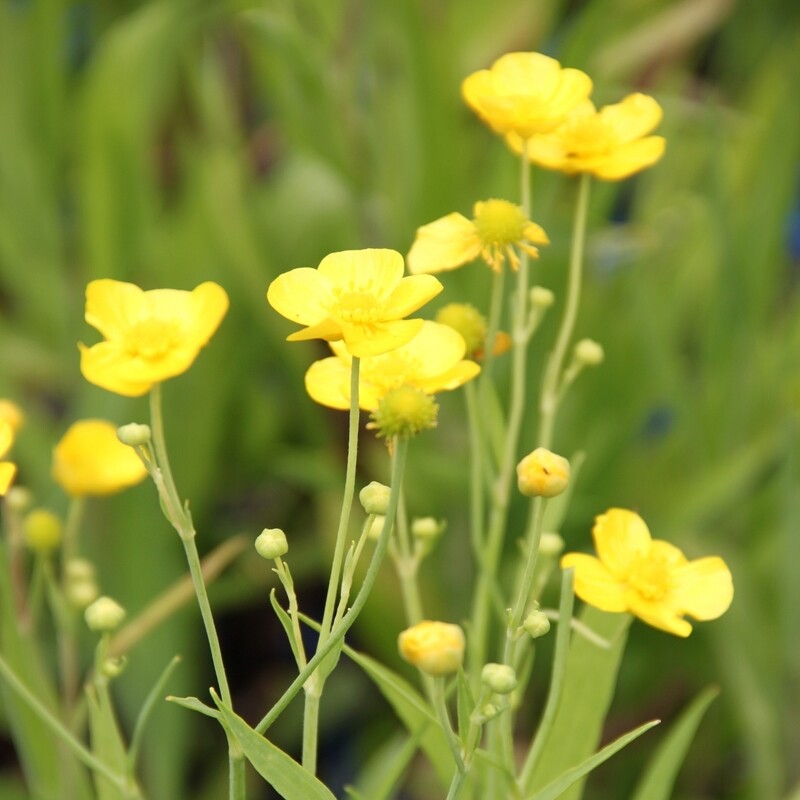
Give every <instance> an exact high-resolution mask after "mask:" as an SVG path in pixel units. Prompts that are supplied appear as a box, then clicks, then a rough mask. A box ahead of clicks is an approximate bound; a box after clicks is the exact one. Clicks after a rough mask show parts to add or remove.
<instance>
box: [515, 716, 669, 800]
mask: <svg viewBox="0 0 800 800" xmlns="http://www.w3.org/2000/svg"><path fill="white" fill-rule="evenodd" d="M660 721H661V720H657V719H654V720H651V721H650V722H645V724H644V725H640V726H639V727H638V728H636V729H635V730H632V731H630V733H626V734H625V735H624V736H620V737H619V739H615V740H614V741H613V742H611V744H609V745H606V746H605V747H604V748H603V749H602V750H601V751H600V752H599V753H595V754H594V755H593V756H591V757H590V758H587V759H586V760H585V761H584V762H583V763H581V764H579V765H578V766H577V767H573V768H572V769H568V770H567V771H566V772H565V773H564V774H563V775H561V776H560V777H558V778H556V779H555V780H554V781H552V782H551V783H549V784H547V786H545V787H544V789H542V790H541V791H539V792H536V793H535V794H532V795H529V796H528V800H555V799H556V798H557V797H561V796H562V795H563V794H564V792H565V791H567V789H569V787H570V786H572V785H573V784H574V783H576V782H577V781H579V780H580V779H581V778H583V777H584V776H585V775H588V774H589V773H590V772H591V771H592V770H593V769H594V768H595V767H599V766H600V764H602V763H603V762H604V761H608V759H609V758H611V756H613V755H614V753H617V752H618V751H620V750H622V748H623V747H625V746H627V745H629V744H630V743H631V742H632V741H633V740H634V739H638V738H639V737H640V736H641V735H642V734H643V733H646V732H647V731H649V730H650V728H653V727H654V726H656V725H658V724H659V722H660Z"/></svg>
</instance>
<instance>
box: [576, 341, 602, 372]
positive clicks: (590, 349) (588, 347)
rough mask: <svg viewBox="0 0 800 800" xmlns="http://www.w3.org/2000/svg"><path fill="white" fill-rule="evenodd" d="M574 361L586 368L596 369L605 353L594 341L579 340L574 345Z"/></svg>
mask: <svg viewBox="0 0 800 800" xmlns="http://www.w3.org/2000/svg"><path fill="white" fill-rule="evenodd" d="M574 357H575V360H576V361H577V362H578V363H580V364H582V365H584V366H586V367H596V366H597V365H598V364H601V363H602V362H603V358H604V357H605V353H604V352H603V346H602V345H600V344H598V343H597V342H595V341H594V339H581V340H580V341H579V342H578V343H577V344H576V345H575V356H574Z"/></svg>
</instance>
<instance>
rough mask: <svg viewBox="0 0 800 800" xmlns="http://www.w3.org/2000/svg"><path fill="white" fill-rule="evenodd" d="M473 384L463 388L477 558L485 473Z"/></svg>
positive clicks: (474, 545)
mask: <svg viewBox="0 0 800 800" xmlns="http://www.w3.org/2000/svg"><path fill="white" fill-rule="evenodd" d="M474 384H475V382H474V381H469V382H468V383H467V385H466V386H465V387H464V393H465V396H466V400H467V422H468V425H469V445H470V447H469V450H470V473H469V488H470V505H469V516H470V533H471V539H472V552H473V553H474V555H475V557H476V558H478V557H479V556H480V554H481V552H482V550H483V532H484V531H483V525H484V518H483V515H484V513H485V510H484V502H483V501H484V497H483V488H484V484H483V480H484V478H483V476H484V471H485V466H484V458H485V457H486V450H485V448H484V446H483V434H482V433H481V420H480V413H479V411H478V397H477V393H476V391H475V385H474Z"/></svg>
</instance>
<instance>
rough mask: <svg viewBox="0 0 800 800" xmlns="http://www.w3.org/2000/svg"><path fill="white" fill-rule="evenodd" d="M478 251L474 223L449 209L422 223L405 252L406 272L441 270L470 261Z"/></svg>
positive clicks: (479, 247)
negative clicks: (443, 215) (441, 214)
mask: <svg viewBox="0 0 800 800" xmlns="http://www.w3.org/2000/svg"><path fill="white" fill-rule="evenodd" d="M480 252H481V241H480V239H479V237H478V234H477V233H476V231H475V224H474V223H473V222H472V221H471V220H468V219H467V218H466V217H465V216H464V215H463V214H459V213H457V212H453V213H452V214H448V215H447V216H446V217H441V218H439V219H437V220H434V221H433V222H430V223H428V224H427V225H423V226H422V227H421V228H420V229H419V230H418V231H417V238H416V239H415V240H414V244H413V245H412V246H411V250H410V251H409V253H408V257H407V259H406V260H407V262H408V271H409V272H410V273H411V274H412V275H414V274H418V273H420V272H428V273H430V272H445V271H448V270H452V269H456V268H457V267H460V266H463V265H464V264H468V263H469V262H470V261H474V260H475V259H476V258H477V257H478V256H479V255H480Z"/></svg>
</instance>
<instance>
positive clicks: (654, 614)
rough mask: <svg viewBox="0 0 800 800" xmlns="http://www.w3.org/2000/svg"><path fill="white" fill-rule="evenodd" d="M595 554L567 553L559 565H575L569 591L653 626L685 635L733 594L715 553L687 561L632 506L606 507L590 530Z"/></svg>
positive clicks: (714, 615) (725, 605) (717, 611)
mask: <svg viewBox="0 0 800 800" xmlns="http://www.w3.org/2000/svg"><path fill="white" fill-rule="evenodd" d="M592 536H593V537H594V543H595V549H596V550H597V556H598V557H597V558H595V557H594V556H590V555H585V554H583V553H567V554H566V555H565V556H564V557H563V558H562V559H561V566H562V567H563V568H564V569H567V568H569V567H574V569H575V594H577V595H578V597H580V598H581V600H583V601H584V602H586V603H589V605H592V606H595V607H596V608H599V609H601V610H603V611H616V612H622V611H628V612H630V613H631V614H634V615H636V616H637V617H639V619H641V620H643V621H644V622H646V623H647V624H648V625H652V626H653V627H655V628H660V629H661V630H664V631H667V632H668V633H674V634H675V635H676V636H688V635H689V634H690V633H691V632H692V626H691V624H690V623H689V622H688V621H687V620H686V619H684V617H685V616H686V615H688V616H690V617H694V618H695V619H698V620H709V619H716V618H717V617H719V616H721V615H722V614H724V613H725V611H727V609H728V606H729V605H730V604H731V600H732V599H733V581H732V578H731V573H730V570H729V569H728V567H727V566H726V564H725V562H724V561H723V560H722V559H721V558H719V557H718V556H710V557H708V558H699V559H696V560H695V561H689V560H688V559H687V558H686V556H685V555H684V554H683V553H682V552H681V551H680V550H679V549H678V548H677V547H675V546H674V545H672V544H669V542H665V541H661V540H659V539H652V538H651V537H650V531H649V530H648V528H647V525H646V524H645V522H644V520H643V519H642V518H641V517H640V516H639V515H638V514H636V513H634V512H633V511H627V510H625V509H621V508H612V509H610V510H609V511H606V513H605V514H600V516H598V517H597V519H596V521H595V525H594V529H593V530H592Z"/></svg>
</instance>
